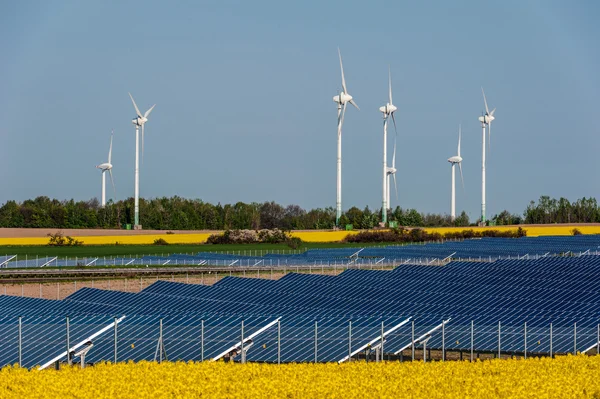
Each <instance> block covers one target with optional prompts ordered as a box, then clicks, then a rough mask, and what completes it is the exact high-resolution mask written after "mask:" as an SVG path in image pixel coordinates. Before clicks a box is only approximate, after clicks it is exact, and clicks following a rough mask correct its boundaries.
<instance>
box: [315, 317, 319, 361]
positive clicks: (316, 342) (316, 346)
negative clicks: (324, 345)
mask: <svg viewBox="0 0 600 399" xmlns="http://www.w3.org/2000/svg"><path fill="white" fill-rule="evenodd" d="M317 323H318V322H317V321H316V320H315V363H317V361H318V353H319V346H318V342H319V341H318V337H319V335H318V331H319V330H318V328H319V327H318V325H317Z"/></svg>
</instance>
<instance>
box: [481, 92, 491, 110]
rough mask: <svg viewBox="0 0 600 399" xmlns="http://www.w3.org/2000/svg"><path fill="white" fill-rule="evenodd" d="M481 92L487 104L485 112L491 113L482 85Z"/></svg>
mask: <svg viewBox="0 0 600 399" xmlns="http://www.w3.org/2000/svg"><path fill="white" fill-rule="evenodd" d="M481 93H482V94H483V102H484V104H485V113H486V114H488V115H489V114H490V110H489V108H488V105H487V99H486V98H485V91H483V86H482V87H481Z"/></svg>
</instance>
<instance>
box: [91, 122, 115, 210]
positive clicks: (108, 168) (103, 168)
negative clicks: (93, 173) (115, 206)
mask: <svg viewBox="0 0 600 399" xmlns="http://www.w3.org/2000/svg"><path fill="white" fill-rule="evenodd" d="M113 135H114V131H113V133H112V134H111V135H110V147H109V148H108V162H105V163H103V164H100V165H98V166H96V168H98V169H100V170H101V171H102V203H101V205H102V207H103V208H104V207H105V206H106V176H105V173H106V172H108V173H109V174H110V181H111V182H112V186H113V192H114V193H115V196H116V193H117V190H115V181H114V179H113V174H112V167H113V166H112V163H111V160H112V142H113Z"/></svg>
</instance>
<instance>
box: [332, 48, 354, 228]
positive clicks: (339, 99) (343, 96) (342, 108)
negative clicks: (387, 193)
mask: <svg viewBox="0 0 600 399" xmlns="http://www.w3.org/2000/svg"><path fill="white" fill-rule="evenodd" d="M338 56H339V57H340V70H341V71H342V91H341V92H340V93H339V94H338V95H337V96H333V102H334V103H336V104H337V111H338V112H337V114H338V124H337V136H338V140H337V189H336V191H337V196H336V202H335V225H336V226H339V224H340V218H341V217H342V125H343V124H344V116H345V115H346V105H347V104H348V103H350V104H352V105H353V106H354V107H355V108H356V109H358V110H360V108H358V105H356V103H355V102H354V100H353V99H352V96H351V95H350V94H349V93H348V89H347V88H346V79H345V78H344V66H343V65H342V53H341V52H340V49H339V47H338Z"/></svg>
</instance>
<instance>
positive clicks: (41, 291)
mask: <svg viewBox="0 0 600 399" xmlns="http://www.w3.org/2000/svg"><path fill="white" fill-rule="evenodd" d="M41 297H42V283H40V298H41Z"/></svg>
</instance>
